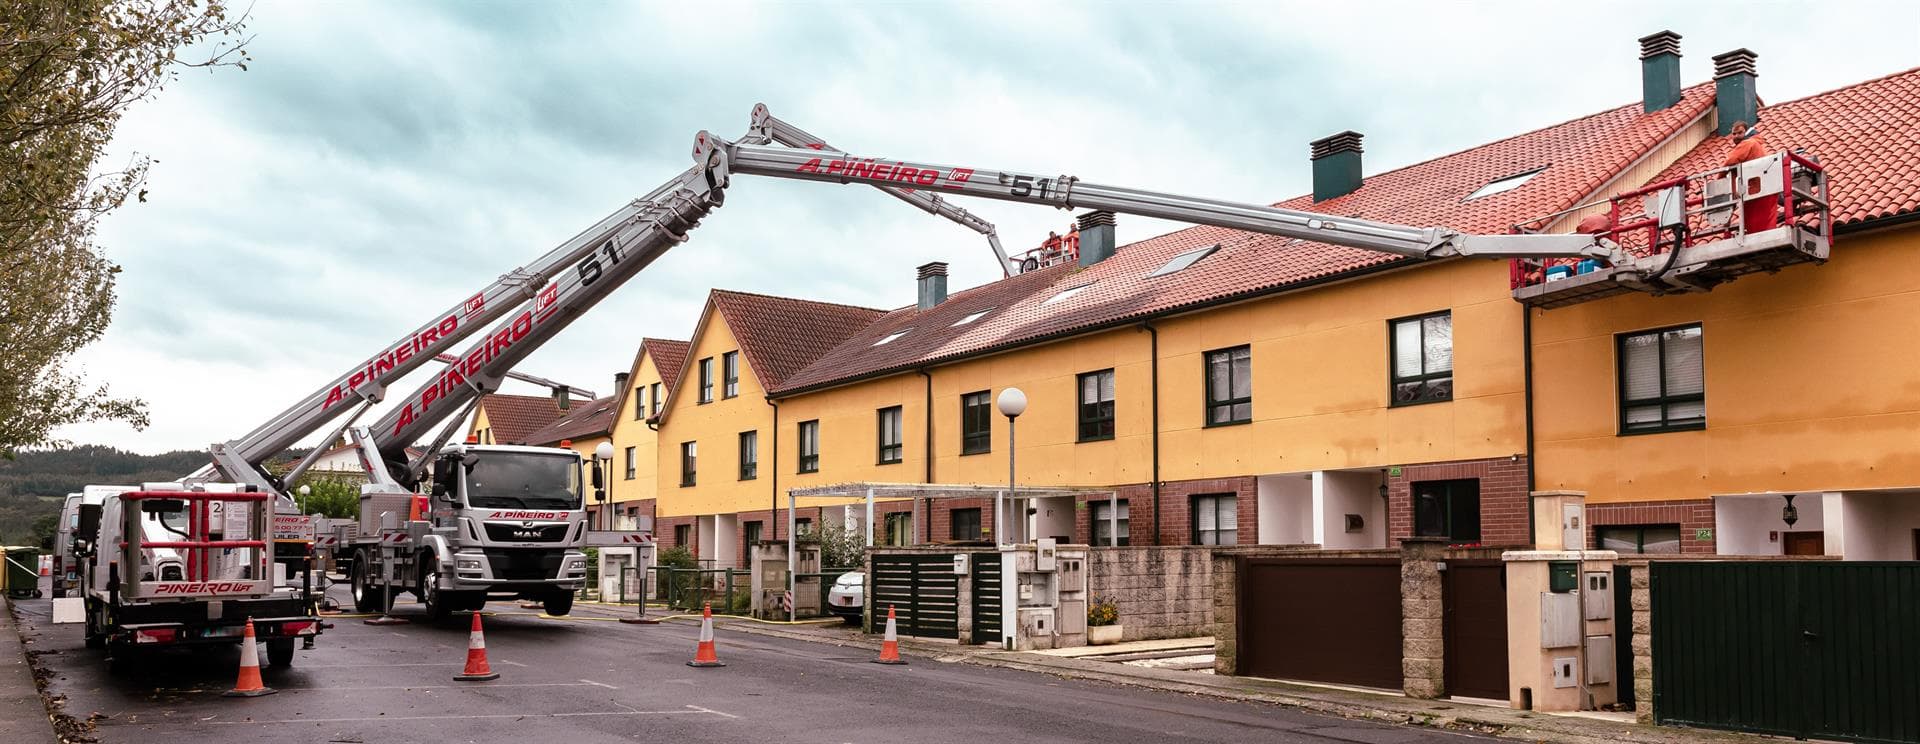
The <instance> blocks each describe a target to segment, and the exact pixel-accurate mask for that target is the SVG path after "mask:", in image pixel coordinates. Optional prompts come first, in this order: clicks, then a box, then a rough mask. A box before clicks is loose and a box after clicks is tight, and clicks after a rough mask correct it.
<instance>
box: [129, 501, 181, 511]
mask: <svg viewBox="0 0 1920 744" xmlns="http://www.w3.org/2000/svg"><path fill="white" fill-rule="evenodd" d="M186 510H187V502H185V501H182V500H180V499H146V500H143V501H141V502H140V511H143V512H146V513H148V514H179V513H180V512H183V511H186Z"/></svg>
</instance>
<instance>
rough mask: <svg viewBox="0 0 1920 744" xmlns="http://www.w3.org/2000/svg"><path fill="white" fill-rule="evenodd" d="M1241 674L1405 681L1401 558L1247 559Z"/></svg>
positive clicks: (1372, 683)
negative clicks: (1402, 644)
mask: <svg viewBox="0 0 1920 744" xmlns="http://www.w3.org/2000/svg"><path fill="white" fill-rule="evenodd" d="M1239 636H1240V637H1239V649H1238V651H1239V667H1240V668H1239V669H1238V670H1237V673H1238V674H1242V675H1248V676H1254V677H1271V678H1274V679H1297V680H1306V681H1312V682H1333V683H1339V684H1350V685H1362V686H1366V687H1383V688H1388V689H1394V690H1397V689H1400V687H1401V684H1402V677H1401V669H1400V651H1401V649H1400V562H1399V561H1398V560H1393V559H1352V560H1332V559H1328V560H1287V559H1268V558H1243V559H1241V563H1240V616H1239Z"/></svg>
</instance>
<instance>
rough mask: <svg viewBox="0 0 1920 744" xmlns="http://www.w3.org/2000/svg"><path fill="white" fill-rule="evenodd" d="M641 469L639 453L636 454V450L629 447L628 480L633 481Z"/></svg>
mask: <svg viewBox="0 0 1920 744" xmlns="http://www.w3.org/2000/svg"><path fill="white" fill-rule="evenodd" d="M639 467H640V456H639V453H638V452H635V451H634V448H632V447H628V448H627V480H633V476H634V475H635V472H636V470H637V469H638V468H639Z"/></svg>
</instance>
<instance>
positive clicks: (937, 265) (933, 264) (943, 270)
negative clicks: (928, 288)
mask: <svg viewBox="0 0 1920 744" xmlns="http://www.w3.org/2000/svg"><path fill="white" fill-rule="evenodd" d="M946 275H947V262H945V261H929V262H927V263H923V264H920V278H921V279H925V278H927V277H930V276H946Z"/></svg>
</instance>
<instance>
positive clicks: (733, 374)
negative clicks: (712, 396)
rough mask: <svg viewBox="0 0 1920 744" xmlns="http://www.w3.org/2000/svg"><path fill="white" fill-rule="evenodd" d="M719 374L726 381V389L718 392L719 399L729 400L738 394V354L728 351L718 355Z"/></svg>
mask: <svg viewBox="0 0 1920 744" xmlns="http://www.w3.org/2000/svg"><path fill="white" fill-rule="evenodd" d="M720 374H721V376H722V377H723V378H724V379H725V380H726V387H725V388H724V389H722V390H721V391H720V395H721V397H725V398H731V397H734V396H736V395H739V394H740V352H737V351H729V352H727V353H725V354H721V355H720Z"/></svg>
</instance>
